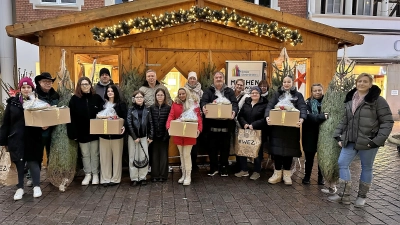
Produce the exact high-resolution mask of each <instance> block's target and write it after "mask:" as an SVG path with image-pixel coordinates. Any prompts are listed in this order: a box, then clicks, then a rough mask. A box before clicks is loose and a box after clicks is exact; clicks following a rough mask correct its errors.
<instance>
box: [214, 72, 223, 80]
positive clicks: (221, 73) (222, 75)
mask: <svg viewBox="0 0 400 225" xmlns="http://www.w3.org/2000/svg"><path fill="white" fill-rule="evenodd" d="M217 74H221V75H222V77H223V78H224V79H225V75H224V73H223V72H221V71H217V72H215V73H214V77H215V75H217Z"/></svg>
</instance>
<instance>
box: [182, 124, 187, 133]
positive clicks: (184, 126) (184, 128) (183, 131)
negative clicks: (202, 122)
mask: <svg viewBox="0 0 400 225" xmlns="http://www.w3.org/2000/svg"><path fill="white" fill-rule="evenodd" d="M185 131H186V122H183V130H182V135H185Z"/></svg>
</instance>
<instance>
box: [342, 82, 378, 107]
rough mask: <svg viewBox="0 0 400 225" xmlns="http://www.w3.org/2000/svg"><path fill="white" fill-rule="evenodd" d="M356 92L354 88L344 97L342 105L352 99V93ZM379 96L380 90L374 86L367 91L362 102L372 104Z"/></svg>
mask: <svg viewBox="0 0 400 225" xmlns="http://www.w3.org/2000/svg"><path fill="white" fill-rule="evenodd" d="M356 91H357V88H354V89H353V90H351V91H349V93H347V95H346V99H345V100H344V103H346V102H348V101H351V100H352V99H353V95H354V93H355V92H356ZM380 94H381V89H380V88H379V87H378V86H376V85H372V87H371V88H370V89H369V92H368V94H367V95H366V96H365V98H364V100H365V102H368V103H372V102H374V101H376V100H377V99H378V97H379V96H380Z"/></svg>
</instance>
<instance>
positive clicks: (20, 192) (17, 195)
mask: <svg viewBox="0 0 400 225" xmlns="http://www.w3.org/2000/svg"><path fill="white" fill-rule="evenodd" d="M23 195H24V189H22V188H18V190H17V191H16V192H15V195H14V200H15V201H17V200H21V199H22V196H23Z"/></svg>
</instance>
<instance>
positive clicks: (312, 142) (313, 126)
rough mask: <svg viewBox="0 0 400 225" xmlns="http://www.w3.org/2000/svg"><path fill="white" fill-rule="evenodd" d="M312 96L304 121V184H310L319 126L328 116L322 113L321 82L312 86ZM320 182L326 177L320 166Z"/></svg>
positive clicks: (307, 101)
mask: <svg viewBox="0 0 400 225" xmlns="http://www.w3.org/2000/svg"><path fill="white" fill-rule="evenodd" d="M311 94H312V95H311V97H310V98H308V99H307V100H306V105H307V119H306V120H305V121H304V123H303V135H302V144H303V151H304V155H305V159H306V162H305V176H304V178H303V181H302V182H303V184H310V177H311V171H312V168H313V165H314V157H315V153H317V144H318V134H319V126H320V125H321V123H323V122H324V121H325V120H326V119H327V118H328V114H324V113H321V102H322V99H323V98H324V95H323V94H324V92H323V88H322V85H321V84H313V85H312V86H311ZM318 184H319V185H324V178H323V176H322V173H321V170H320V168H319V166H318Z"/></svg>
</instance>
